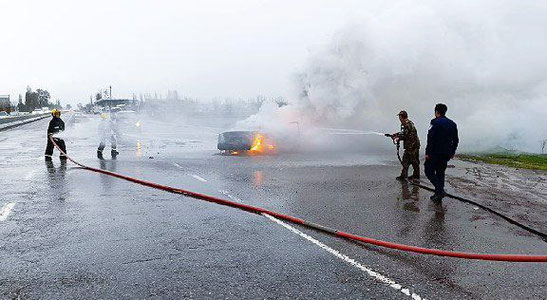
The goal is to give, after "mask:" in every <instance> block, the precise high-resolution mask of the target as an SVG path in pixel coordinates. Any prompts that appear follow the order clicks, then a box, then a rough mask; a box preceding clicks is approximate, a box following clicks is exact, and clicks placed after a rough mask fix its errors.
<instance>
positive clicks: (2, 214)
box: [0, 202, 15, 221]
mask: <svg viewBox="0 0 547 300" xmlns="http://www.w3.org/2000/svg"><path fill="white" fill-rule="evenodd" d="M14 206H15V202H10V203H7V204H6V205H4V206H3V207H2V210H0V221H5V220H6V219H7V218H8V216H9V215H10V213H11V211H12V210H13V207H14Z"/></svg>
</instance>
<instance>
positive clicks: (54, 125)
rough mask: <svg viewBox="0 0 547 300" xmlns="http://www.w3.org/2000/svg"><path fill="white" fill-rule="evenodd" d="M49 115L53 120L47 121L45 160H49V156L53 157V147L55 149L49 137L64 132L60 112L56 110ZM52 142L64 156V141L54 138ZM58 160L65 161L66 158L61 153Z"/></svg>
mask: <svg viewBox="0 0 547 300" xmlns="http://www.w3.org/2000/svg"><path fill="white" fill-rule="evenodd" d="M51 115H52V116H53V118H52V119H51V121H49V126H48V128H47V146H46V160H51V156H52V155H53V147H55V146H54V145H53V143H52V142H51V140H50V139H49V137H50V136H52V135H54V134H56V133H59V132H61V131H64V130H65V122H63V120H61V111H60V110H58V109H54V110H52V111H51ZM53 140H54V141H55V143H56V144H57V145H58V146H59V148H61V150H63V152H64V153H65V154H66V146H65V141H63V140H62V139H60V138H56V137H54V138H53ZM59 158H60V159H66V156H65V155H64V154H63V153H61V154H60V155H59Z"/></svg>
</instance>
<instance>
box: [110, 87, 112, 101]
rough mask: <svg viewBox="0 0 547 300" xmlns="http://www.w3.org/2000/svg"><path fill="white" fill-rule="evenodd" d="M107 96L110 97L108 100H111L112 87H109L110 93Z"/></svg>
mask: <svg viewBox="0 0 547 300" xmlns="http://www.w3.org/2000/svg"><path fill="white" fill-rule="evenodd" d="M109 95H110V100H112V86H110V93H109Z"/></svg>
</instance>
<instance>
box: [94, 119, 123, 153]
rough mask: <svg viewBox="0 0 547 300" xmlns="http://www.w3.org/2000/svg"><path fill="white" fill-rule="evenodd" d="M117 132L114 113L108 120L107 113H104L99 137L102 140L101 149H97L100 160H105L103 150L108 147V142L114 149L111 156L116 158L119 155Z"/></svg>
mask: <svg viewBox="0 0 547 300" xmlns="http://www.w3.org/2000/svg"><path fill="white" fill-rule="evenodd" d="M116 132H117V129H116V124H115V120H114V119H113V116H112V113H111V115H110V118H108V115H107V114H106V113H102V114H101V122H100V123H99V136H100V138H101V141H100V143H99V147H98V148H97V157H98V158H99V159H102V158H103V150H104V148H105V147H106V141H107V140H110V147H111V148H112V150H111V151H110V154H111V155H112V157H113V158H116V155H118V153H119V152H118V151H117V150H116V147H117V139H116V135H115V133H116Z"/></svg>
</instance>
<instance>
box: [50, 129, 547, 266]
mask: <svg viewBox="0 0 547 300" xmlns="http://www.w3.org/2000/svg"><path fill="white" fill-rule="evenodd" d="M49 138H50V140H51V141H52V142H53V144H54V145H55V147H56V148H57V149H59V151H60V152H61V153H63V154H64V155H66V153H64V152H63V151H62V150H61V149H60V148H59V146H58V145H57V143H55V140H54V139H53V137H52V136H50V137H49ZM66 157H67V158H68V160H70V161H71V162H73V163H74V164H76V165H78V166H80V167H82V168H83V169H86V170H89V171H93V172H97V173H102V174H105V175H109V176H113V177H117V178H121V179H125V180H127V181H131V182H134V183H138V184H140V185H144V186H148V187H152V188H155V189H160V190H164V191H167V192H171V193H175V194H181V195H184V196H187V197H192V198H195V199H200V200H205V201H208V202H213V203H217V204H220V205H225V206H230V207H235V208H239V209H242V210H244V211H248V212H252V213H257V214H268V215H271V216H274V217H276V218H279V219H282V220H285V221H289V222H292V223H295V224H300V225H303V226H306V227H309V228H312V229H315V230H318V231H321V232H325V233H328V234H331V235H335V236H338V237H342V238H346V239H349V240H353V241H359V242H363V243H367V244H372V245H376V246H380V247H386V248H391V249H397V250H402V251H407V252H416V253H422V254H431V255H438V256H448V257H457V258H466V259H479V260H494V261H509V262H547V255H520V254H481V253H467V252H456V251H447V250H438V249H429V248H422V247H415V246H409V245H403V244H397V243H392V242H386V241H382V240H376V239H372V238H368V237H362V236H358V235H354V234H351V233H347V232H343V231H340V230H336V229H331V228H329V227H326V226H323V225H320V224H315V223H312V222H308V221H306V220H303V219H300V218H296V217H292V216H289V215H284V214H281V213H278V212H275V211H270V210H267V209H264V208H261V207H257V206H251V205H246V204H241V203H237V202H232V201H228V200H224V199H220V198H217V197H213V196H209V195H204V194H200V193H195V192H191V191H187V190H183V189H179V188H174V187H170V186H167V185H161V184H157V183H153V182H150V181H145V180H141V179H138V178H134V177H130V176H126V175H122V174H118V173H114V172H110V171H106V170H101V169H97V168H92V167H89V166H86V165H84V164H81V163H79V162H77V161H75V160H74V159H72V158H71V157H70V156H68V155H66Z"/></svg>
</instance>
